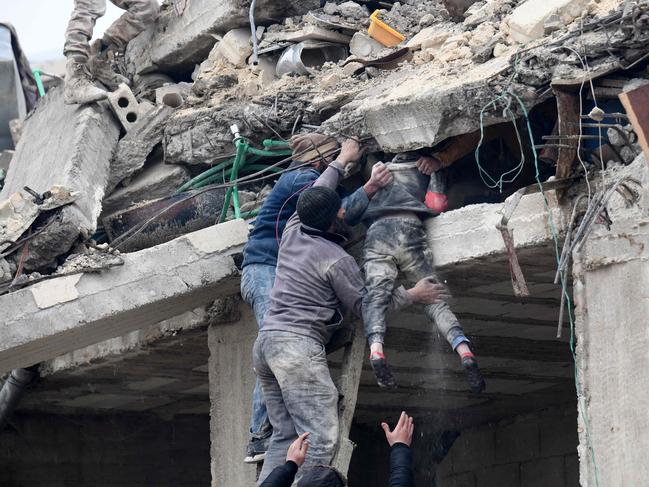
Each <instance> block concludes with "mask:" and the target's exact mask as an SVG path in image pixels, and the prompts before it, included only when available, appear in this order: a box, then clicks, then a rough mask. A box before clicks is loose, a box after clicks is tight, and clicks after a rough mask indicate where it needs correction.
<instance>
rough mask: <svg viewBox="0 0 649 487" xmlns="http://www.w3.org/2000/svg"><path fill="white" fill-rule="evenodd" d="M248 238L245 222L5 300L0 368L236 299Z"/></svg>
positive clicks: (0, 329) (211, 229) (129, 256)
mask: <svg viewBox="0 0 649 487" xmlns="http://www.w3.org/2000/svg"><path fill="white" fill-rule="evenodd" d="M247 232H248V228H247V224H246V223H245V222H244V221H243V220H238V221H232V222H228V223H225V224H221V225H218V226H214V227H209V228H206V229H203V230H200V231H199V232H195V233H194V234H188V235H185V236H183V237H179V238H177V239H175V240H173V241H171V242H167V243H165V244H162V245H159V246H156V247H152V248H149V249H145V250H142V251H140V252H135V253H132V254H124V259H125V264H124V266H122V267H120V268H114V269H111V270H110V271H106V272H104V273H102V274H83V275H79V276H75V277H74V278H73V279H70V277H71V276H68V277H67V278H56V279H52V280H50V281H47V282H44V283H42V284H41V285H42V286H44V287H45V288H46V289H45V291H43V290H40V291H39V290H37V291H36V295H35V294H34V291H33V289H31V288H25V289H21V290H19V291H16V292H14V293H11V294H7V295H5V296H1V297H0V303H2V306H1V308H2V309H1V310H0V315H4V316H3V319H2V320H1V324H0V336H2V340H1V341H0V369H1V370H8V369H10V368H15V367H23V366H26V365H30V364H33V363H37V362H41V361H43V360H49V359H53V358H54V357H57V356H59V355H62V354H66V353H69V352H74V351H78V350H79V349H81V348H82V347H86V346H89V345H93V344H98V343H100V342H102V341H105V340H109V339H112V338H115V337H120V336H123V335H125V334H128V333H130V332H133V331H135V330H139V329H142V328H148V327H150V326H153V325H156V324H157V323H160V322H161V321H163V320H167V319H170V318H173V317H174V316H177V315H179V314H180V313H181V312H182V311H183V310H192V309H195V308H196V307H199V306H201V305H205V304H209V303H210V302H211V301H212V300H213V299H215V298H216V297H218V296H224V295H227V294H228V293H230V294H233V293H236V292H237V291H238V283H239V280H238V271H237V269H236V267H235V266H234V262H233V259H232V254H234V253H236V252H239V251H241V249H242V246H243V244H244V243H245V242H246V240H247ZM62 279H64V280H65V283H63V282H62V281H61V280H62ZM63 284H65V286H63ZM57 288H60V289H61V290H60V291H59V290H57V292H56V293H51V294H49V295H48V294H47V292H46V291H47V290H54V289H57ZM75 293H77V294H78V297H76V298H74V297H73V295H74V294H75ZM80 354H82V352H80ZM78 355H79V354H78Z"/></svg>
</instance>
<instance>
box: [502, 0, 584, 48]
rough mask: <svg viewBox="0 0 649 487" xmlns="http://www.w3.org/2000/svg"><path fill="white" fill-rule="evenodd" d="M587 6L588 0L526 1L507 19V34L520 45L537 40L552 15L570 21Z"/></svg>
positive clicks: (542, 34) (541, 35) (579, 14)
mask: <svg viewBox="0 0 649 487" xmlns="http://www.w3.org/2000/svg"><path fill="white" fill-rule="evenodd" d="M587 5H588V0H528V1H527V2H523V3H522V4H520V5H519V6H518V7H516V9H515V10H514V11H513V12H512V14H511V16H510V17H509V20H508V24H509V28H510V33H509V34H510V36H511V37H512V39H514V40H515V41H516V42H521V43H525V42H530V41H532V40H534V39H539V38H541V37H543V36H544V24H545V21H546V20H547V18H548V17H550V16H551V15H552V14H559V15H560V16H561V17H562V18H563V20H564V21H572V20H573V19H575V18H577V17H579V16H581V15H582V14H583V13H584V9H585V8H586V6H587ZM566 23H568V22H566Z"/></svg>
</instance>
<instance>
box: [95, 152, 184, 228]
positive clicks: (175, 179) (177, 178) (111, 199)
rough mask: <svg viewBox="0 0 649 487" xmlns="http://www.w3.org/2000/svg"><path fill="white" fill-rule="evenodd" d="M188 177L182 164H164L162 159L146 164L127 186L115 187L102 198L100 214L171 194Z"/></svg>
mask: <svg viewBox="0 0 649 487" xmlns="http://www.w3.org/2000/svg"><path fill="white" fill-rule="evenodd" d="M189 177H190V176H189V171H188V170H187V169H186V168H184V167H183V166H178V165H171V164H165V163H164V161H156V162H153V163H150V164H147V166H146V167H145V168H144V169H143V170H142V171H141V172H140V173H138V174H137V175H135V176H133V178H132V179H131V180H130V182H129V184H128V185H127V186H123V187H120V188H117V189H116V190H115V191H113V192H112V193H111V194H110V196H107V197H106V198H105V199H104V202H103V208H102V214H103V215H109V214H111V213H114V212H116V211H120V210H124V209H126V208H128V207H130V206H131V205H133V204H135V203H140V202H141V201H151V200H154V199H157V198H164V197H165V196H169V195H172V194H173V193H174V191H176V189H178V187H179V186H181V185H182V184H183V183H184V182H186V181H188V180H189Z"/></svg>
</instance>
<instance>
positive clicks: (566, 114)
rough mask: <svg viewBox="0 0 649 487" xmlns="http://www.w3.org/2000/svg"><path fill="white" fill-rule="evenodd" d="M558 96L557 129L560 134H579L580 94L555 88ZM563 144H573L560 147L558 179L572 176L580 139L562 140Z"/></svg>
mask: <svg viewBox="0 0 649 487" xmlns="http://www.w3.org/2000/svg"><path fill="white" fill-rule="evenodd" d="M554 94H555V96H556V98H557V116H558V119H557V129H558V135H560V136H566V135H579V115H580V114H579V95H578V94H575V93H573V92H570V91H565V90H561V89H558V88H554ZM561 144H562V145H569V146H571V148H570V149H567V148H564V147H560V148H559V149H558V156H557V172H556V177H557V179H563V178H567V177H569V176H570V174H571V172H572V163H573V162H574V160H575V158H576V157H577V150H578V145H579V140H578V139H566V140H561Z"/></svg>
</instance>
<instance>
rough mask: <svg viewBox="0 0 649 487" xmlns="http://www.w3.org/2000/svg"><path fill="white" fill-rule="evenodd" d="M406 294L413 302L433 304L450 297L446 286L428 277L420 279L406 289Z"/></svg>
mask: <svg viewBox="0 0 649 487" xmlns="http://www.w3.org/2000/svg"><path fill="white" fill-rule="evenodd" d="M408 294H410V297H411V298H412V300H413V301H414V302H415V303H420V304H434V303H437V302H438V301H446V300H448V299H449V298H450V295H449V294H448V290H447V289H446V287H445V286H444V285H442V284H439V283H437V282H435V281H434V280H433V279H432V278H430V277H424V278H423V279H420V280H419V281H418V282H417V284H415V286H414V287H412V288H410V289H408Z"/></svg>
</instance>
